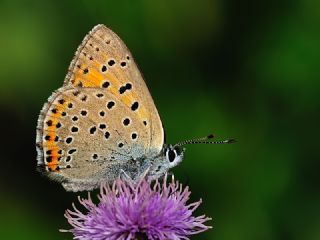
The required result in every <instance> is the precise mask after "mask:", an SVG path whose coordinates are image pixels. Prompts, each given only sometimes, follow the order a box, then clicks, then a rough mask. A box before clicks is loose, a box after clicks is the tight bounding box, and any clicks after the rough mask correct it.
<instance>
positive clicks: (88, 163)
mask: <svg viewBox="0 0 320 240" xmlns="http://www.w3.org/2000/svg"><path fill="white" fill-rule="evenodd" d="M36 146H37V153H38V157H37V164H38V168H39V169H42V170H43V172H44V173H46V174H47V175H48V176H49V177H50V178H51V179H54V180H56V181H59V182H61V183H62V185H63V186H64V187H65V188H66V189H67V190H70V191H80V190H91V189H94V188H97V187H98V186H99V185H100V183H101V182H104V181H108V182H112V181H113V180H114V179H116V178H117V177H118V176H119V175H121V173H124V174H126V175H128V176H129V177H130V178H131V179H133V180H137V179H138V178H139V176H141V174H143V173H144V172H145V171H148V175H149V176H150V177H153V178H157V177H159V176H161V175H162V174H163V173H165V172H166V171H167V170H168V169H169V168H170V167H172V166H173V165H176V163H174V164H173V162H174V161H173V160H172V154H171V160H170V161H169V159H168V157H169V155H168V151H167V150H168V149H169V148H170V147H169V146H167V145H166V144H165V142H164V130H163V127H162V122H161V120H160V117H159V114H158V112H157V109H156V107H155V105H154V102H153V100H152V97H151V95H150V93H149V90H148V88H147V86H146V84H145V82H144V80H143V78H142V76H141V73H140V71H139V70H138V67H137V65H136V64H135V62H134V60H133V58H132V56H131V53H130V52H129V50H128V49H127V47H126V46H125V44H124V43H123V42H122V40H121V39H120V38H119V37H118V36H117V35H116V34H115V33H114V32H112V31H111V30H110V29H108V28H107V27H105V26H104V25H97V26H96V27H94V28H93V29H92V31H91V32H90V33H89V34H88V35H87V36H86V37H85V38H84V40H83V42H82V44H81V45H80V46H79V48H78V50H77V52H76V54H75V57H74V59H73V61H72V62H71V64H70V67H69V70H68V74H67V76H66V78H65V81H64V84H63V86H62V87H61V88H60V89H58V90H56V91H55V92H54V93H53V94H52V96H51V97H50V98H49V99H48V102H47V103H46V104H45V105H44V107H43V109H42V111H41V113H40V116H39V119H38V126H37V143H36ZM171 147H172V146H171ZM179 153H181V154H180V156H179V157H181V159H182V152H181V151H179ZM177 157H178V155H177ZM176 160H179V161H180V158H179V159H178V158H177V159H176Z"/></svg>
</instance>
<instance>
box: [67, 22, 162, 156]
mask: <svg viewBox="0 0 320 240" xmlns="http://www.w3.org/2000/svg"><path fill="white" fill-rule="evenodd" d="M64 85H65V86H68V85H72V86H78V87H82V88H92V87H95V88H97V87H98V88H102V89H105V91H107V92H109V93H110V94H112V95H114V96H115V97H116V98H117V99H118V100H119V101H121V102H122V103H123V104H124V105H126V106H127V108H128V110H130V111H133V112H134V113H135V114H136V115H137V119H138V120H139V121H141V122H142V123H143V124H144V125H145V127H146V128H147V130H148V131H149V132H148V137H147V140H146V141H147V142H146V144H147V149H146V153H147V155H150V156H152V155H155V154H158V153H159V152H160V151H161V149H162V147H163V143H164V130H163V127H162V123H161V120H160V116H159V114H158V111H157V109H156V107H155V104H154V102H153V99H152V97H151V95H150V92H149V90H148V88H147V86H146V84H145V82H144V80H143V78H142V75H141V73H140V71H139V69H138V67H137V65H136V63H135V61H134V60H133V58H132V55H131V53H130V51H129V50H128V48H127V47H126V45H125V44H124V43H123V41H122V40H121V39H120V38H119V37H118V36H117V35H116V34H115V33H114V32H113V31H111V30H110V29H109V28H107V27H106V26H104V25H97V26H95V27H94V28H93V29H92V30H91V32H89V34H88V35H87V36H86V37H85V38H84V40H83V42H82V44H81V45H80V46H79V48H78V50H77V52H76V54H75V57H74V59H73V61H72V62H71V64H70V67H69V70H68V74H67V76H66V79H65V81H64Z"/></svg>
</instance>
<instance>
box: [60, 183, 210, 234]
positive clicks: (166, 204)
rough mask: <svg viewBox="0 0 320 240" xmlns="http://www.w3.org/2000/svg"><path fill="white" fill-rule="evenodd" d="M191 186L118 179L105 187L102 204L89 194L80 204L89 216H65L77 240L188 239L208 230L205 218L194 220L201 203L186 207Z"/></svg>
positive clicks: (69, 212) (71, 212) (73, 213)
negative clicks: (96, 202) (195, 212)
mask: <svg viewBox="0 0 320 240" xmlns="http://www.w3.org/2000/svg"><path fill="white" fill-rule="evenodd" d="M190 193H191V192H190V191H189V189H188V187H185V188H184V187H183V186H182V184H180V183H179V182H178V181H174V179H173V178H172V181H170V182H169V184H168V183H167V177H165V178H164V181H163V182H162V183H160V182H159V181H155V182H153V183H150V182H149V181H148V180H146V179H143V180H141V181H140V182H139V183H138V184H132V183H128V182H127V181H123V180H121V179H118V180H116V181H115V182H114V184H113V185H112V186H110V185H108V184H102V185H101V188H100V194H99V195H98V199H99V201H100V202H99V203H98V204H94V203H93V201H92V199H91V197H90V195H88V199H81V198H80V197H79V202H80V203H81V205H83V206H84V207H85V208H86V213H83V212H81V211H79V210H78V209H77V208H76V207H75V205H74V204H73V208H74V209H73V210H67V211H66V213H65V217H66V218H67V220H68V222H69V223H70V224H71V225H72V227H73V228H72V229H70V230H68V231H69V232H72V233H73V235H74V238H75V239H81V240H84V239H92V240H102V239H111V240H113V239H141V236H143V239H188V236H189V235H193V234H197V233H200V232H203V231H205V230H207V229H208V228H210V227H208V226H206V225H204V222H206V221H207V220H210V218H207V217H206V216H204V215H202V216H198V217H194V216H193V215H192V214H193V212H194V210H195V209H196V208H197V207H198V206H199V205H200V203H201V200H200V201H198V202H195V203H190V204H187V201H188V199H189V196H190Z"/></svg>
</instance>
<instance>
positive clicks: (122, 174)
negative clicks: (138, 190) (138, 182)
mask: <svg viewBox="0 0 320 240" xmlns="http://www.w3.org/2000/svg"><path fill="white" fill-rule="evenodd" d="M120 178H121V179H122V180H124V181H126V182H128V183H129V184H134V183H135V181H134V180H133V179H132V178H131V176H129V174H127V173H126V172H125V171H124V170H123V169H120Z"/></svg>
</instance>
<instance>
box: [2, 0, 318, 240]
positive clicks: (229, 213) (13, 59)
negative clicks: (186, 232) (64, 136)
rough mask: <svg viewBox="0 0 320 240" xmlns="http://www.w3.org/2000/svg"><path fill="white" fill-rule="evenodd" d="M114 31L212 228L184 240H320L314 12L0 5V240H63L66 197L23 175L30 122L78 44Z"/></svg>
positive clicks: (310, 8)
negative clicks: (183, 144)
mask: <svg viewBox="0 0 320 240" xmlns="http://www.w3.org/2000/svg"><path fill="white" fill-rule="evenodd" d="M98 23H103V24H106V25H107V26H109V27H110V28H111V29H113V30H114V31H115V32H116V33H118V35H119V36H121V38H122V39H123V40H124V41H125V43H126V44H127V45H128V47H129V49H131V52H132V54H133V55H134V57H135V59H136V61H137V63H138V64H139V66H140V69H141V70H142V72H143V74H144V76H145V79H146V81H147V84H148V86H149V88H150V90H151V92H152V95H153V98H154V100H155V102H156V105H157V107H158V110H159V112H160V115H161V117H162V120H163V122H164V125H165V127H166V131H167V137H168V142H171V143H175V142H176V141H179V140H183V139H188V138H193V137H199V136H204V135H206V134H208V133H211V132H213V133H215V134H216V135H218V136H219V138H220V139H224V138H230V137H232V138H236V139H237V140H238V142H237V143H236V144H233V145H194V146H188V148H187V152H186V157H185V160H184V162H183V163H182V164H181V165H180V166H179V167H177V168H175V169H174V173H175V175H176V177H177V178H178V179H179V180H180V181H182V182H183V183H186V184H188V185H190V187H191V190H192V191H193V194H192V200H197V199H199V198H202V199H203V204H202V206H201V207H200V209H199V210H198V211H197V214H202V213H205V214H207V215H208V216H211V217H212V218H213V221H211V222H210V224H211V225H212V226H213V229H211V230H209V231H207V232H206V233H203V234H200V235H197V236H195V237H192V239H219V240H255V239H259V240H264V239H268V240H270V239H308V240H319V239H320V201H319V200H320V191H319V183H320V181H319V180H320V175H319V172H320V161H319V160H320V157H319V139H318V138H319V136H320V131H319V123H320V119H319V116H320V112H319V111H320V110H319V109H320V82H319V80H320V71H319V62H320V2H319V1H312V0H281V1H276V0H262V1H254V0H244V1H237V0H211V1H210V0H199V1H186V0H176V1H171V0H159V1H150V0H136V1H129V0H123V1H109V0H101V1H95V0H92V1H85V0H77V1H36V0H33V1H17V0H1V1H0V31H1V37H0V50H1V56H2V57H1V59H0V66H1V68H0V69H1V71H0V81H1V88H0V100H1V101H0V104H1V105H0V108H1V124H0V126H1V136H2V137H1V152H2V154H1V169H2V170H1V174H0V187H1V199H0V214H1V217H0V230H1V231H0V239H7V240H8V239H35V240H36V239H71V238H72V236H71V235H70V234H65V233H59V232H58V229H59V228H68V224H67V222H66V220H65V219H64V217H63V214H64V210H65V209H67V208H70V207H71V203H72V202H73V201H76V196H77V194H74V193H68V192H65V190H64V189H63V188H62V187H61V186H60V185H58V184H56V183H54V182H51V181H49V180H48V179H46V178H44V177H42V176H40V174H38V173H37V172H36V171H35V166H36V152H35V130H36V121H37V118H38V114H39V111H40V109H41V108H42V105H43V103H44V102H45V101H46V100H47V98H48V97H49V95H50V94H51V92H52V91H53V90H55V89H57V88H59V87H60V86H61V85H62V82H63V79H64V76H65V74H66V70H67V67H68V65H69V62H70V61H71V59H72V57H73V54H74V52H75V50H76V48H77V46H78V45H79V44H80V42H81V40H82V38H83V37H84V36H85V34H86V33H87V32H88V31H89V30H90V29H91V28H92V27H93V26H94V25H96V24H98Z"/></svg>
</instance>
